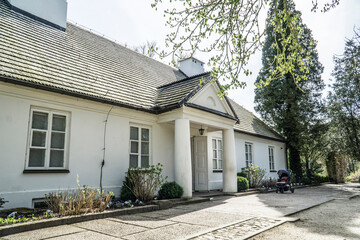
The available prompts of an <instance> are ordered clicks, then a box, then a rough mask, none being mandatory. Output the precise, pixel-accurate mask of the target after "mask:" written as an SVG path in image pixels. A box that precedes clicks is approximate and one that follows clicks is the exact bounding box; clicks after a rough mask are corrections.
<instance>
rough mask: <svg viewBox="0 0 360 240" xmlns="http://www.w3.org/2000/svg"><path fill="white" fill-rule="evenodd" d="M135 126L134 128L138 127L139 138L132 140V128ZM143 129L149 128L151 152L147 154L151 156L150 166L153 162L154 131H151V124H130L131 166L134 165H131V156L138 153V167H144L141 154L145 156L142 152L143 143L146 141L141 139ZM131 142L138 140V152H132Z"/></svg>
mask: <svg viewBox="0 0 360 240" xmlns="http://www.w3.org/2000/svg"><path fill="white" fill-rule="evenodd" d="M132 127H134V128H138V140H132V139H131V128H132ZM142 129H147V130H149V141H148V143H149V153H148V154H146V156H148V157H149V166H150V165H151V164H152V157H151V156H152V151H151V146H152V132H151V127H150V126H146V125H140V124H130V125H129V151H128V152H129V154H128V156H129V162H128V163H129V167H132V166H130V163H131V162H130V156H131V155H137V156H138V166H137V167H140V168H143V167H142V166H141V156H145V154H142V152H141V145H142V142H145V141H141V130H142ZM131 142H137V143H138V152H137V153H132V152H131Z"/></svg>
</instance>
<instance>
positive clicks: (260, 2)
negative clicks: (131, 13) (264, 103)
mask: <svg viewBox="0 0 360 240" xmlns="http://www.w3.org/2000/svg"><path fill="white" fill-rule="evenodd" d="M162 1H163V0H154V3H153V4H152V6H153V7H154V8H155V9H157V6H158V5H159V3H161V2H162ZM164 1H165V0H164ZM328 1H330V0H328ZM339 1H340V0H331V2H330V3H325V4H324V8H323V10H322V11H324V12H325V11H328V10H329V9H330V8H333V7H335V6H336V5H337V4H339ZM169 2H170V3H171V4H172V6H173V8H172V9H167V10H165V14H164V15H165V16H166V17H167V18H168V21H167V25H168V26H170V27H171V28H172V29H173V31H172V32H171V33H169V34H168V35H167V38H166V46H167V47H170V48H171V49H170V51H168V52H165V51H162V52H161V53H160V56H161V57H166V56H172V59H173V63H174V64H176V58H178V55H179V54H181V53H182V52H186V53H187V54H189V55H190V56H193V55H194V54H195V52H196V51H200V52H211V53H212V54H214V56H212V57H211V58H210V60H209V62H208V65H209V66H210V67H211V68H212V75H213V76H214V77H215V79H220V80H221V79H223V80H227V81H226V82H223V84H222V89H221V93H224V92H225V91H226V90H228V89H230V88H237V87H244V86H245V85H246V83H245V82H244V81H243V80H240V79H239V76H240V74H241V73H244V74H245V75H249V74H251V71H250V70H249V69H248V68H247V64H248V62H249V59H250V57H251V55H253V54H254V53H255V52H256V51H257V50H259V49H261V47H262V46H263V36H264V30H263V29H262V26H261V23H260V20H259V16H260V15H261V13H262V11H264V10H265V7H266V6H270V7H271V8H272V9H273V11H272V14H273V16H272V17H271V18H270V21H267V22H266V29H268V28H269V27H270V26H272V28H271V29H272V31H273V34H274V35H279V37H280V36H281V37H282V38H284V37H286V39H283V41H282V45H281V47H280V46H278V48H277V50H278V51H277V52H276V54H275V56H274V61H275V63H276V65H274V69H272V71H271V72H270V74H268V76H267V78H266V79H263V80H262V81H261V82H258V86H264V85H267V84H269V83H270V82H271V81H273V80H276V79H278V78H280V77H282V76H284V75H285V74H289V75H290V76H291V77H292V78H293V81H294V82H295V83H297V82H299V81H302V80H306V77H307V75H308V74H307V72H308V71H309V68H310V65H311V62H310V61H308V59H307V58H305V57H304V55H305V54H306V52H302V49H301V43H300V39H301V38H303V34H304V31H303V29H301V28H299V26H298V25H297V24H296V22H297V21H298V20H297V18H298V16H297V15H295V14H292V13H291V8H288V7H287V6H286V3H285V5H284V6H283V7H282V8H281V9H278V7H277V1H272V0H222V1H215V0H197V1H194V0H169ZM316 9H318V1H317V0H313V9H312V10H313V11H316ZM284 25H286V28H284V27H283V26H284ZM275 44H277V41H275ZM289 51H291V52H292V54H288V53H287V54H285V53H286V52H289ZM299 55H301V57H299ZM295 65H296V66H301V67H298V68H297V71H293V70H294V67H295Z"/></svg>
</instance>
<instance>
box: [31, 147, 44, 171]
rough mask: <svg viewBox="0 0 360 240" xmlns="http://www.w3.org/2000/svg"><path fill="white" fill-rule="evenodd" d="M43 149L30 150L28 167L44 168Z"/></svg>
mask: <svg viewBox="0 0 360 240" xmlns="http://www.w3.org/2000/svg"><path fill="white" fill-rule="evenodd" d="M44 163H45V149H30V155H29V167H44Z"/></svg>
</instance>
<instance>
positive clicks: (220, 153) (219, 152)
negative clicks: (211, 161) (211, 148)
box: [218, 150, 222, 160]
mask: <svg viewBox="0 0 360 240" xmlns="http://www.w3.org/2000/svg"><path fill="white" fill-rule="evenodd" d="M218 154H219V157H218V159H219V160H222V150H219V151H218Z"/></svg>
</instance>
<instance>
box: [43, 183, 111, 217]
mask: <svg viewBox="0 0 360 240" xmlns="http://www.w3.org/2000/svg"><path fill="white" fill-rule="evenodd" d="M77 183H78V188H77V189H76V190H73V191H67V192H58V193H49V194H47V195H45V201H46V204H47V206H48V208H49V209H51V210H52V211H53V212H54V213H58V214H59V216H67V215H77V214H83V213H88V212H93V211H94V210H97V211H100V212H102V211H104V210H105V209H106V207H107V206H108V205H109V203H110V201H111V199H112V197H113V196H114V194H113V193H112V192H110V193H108V194H105V193H104V192H100V190H99V189H93V188H90V187H88V186H85V185H84V186H83V187H81V186H80V185H79V180H77Z"/></svg>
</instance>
